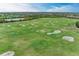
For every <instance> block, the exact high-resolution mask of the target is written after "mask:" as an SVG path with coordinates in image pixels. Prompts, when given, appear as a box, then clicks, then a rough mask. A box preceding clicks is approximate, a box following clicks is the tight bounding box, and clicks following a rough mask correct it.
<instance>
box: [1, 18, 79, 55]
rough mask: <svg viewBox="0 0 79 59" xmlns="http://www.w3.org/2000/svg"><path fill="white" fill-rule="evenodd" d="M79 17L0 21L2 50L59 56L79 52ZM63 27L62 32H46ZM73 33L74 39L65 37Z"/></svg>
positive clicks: (20, 53)
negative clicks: (64, 38)
mask: <svg viewBox="0 0 79 59" xmlns="http://www.w3.org/2000/svg"><path fill="white" fill-rule="evenodd" d="M76 21H78V19H68V18H40V19H35V20H30V21H29V20H28V21H21V22H13V23H0V54H2V53H4V52H6V51H15V53H16V54H15V55H17V56H20V55H21V56H25V55H26V56H27V55H32V56H37V55H39V56H40V55H41V56H44V55H46V56H51V55H53V56H55V55H56V56H59V55H61V56H62V55H79V29H78V28H76V27H75V22H76ZM54 30H61V31H62V33H60V34H55V35H47V33H48V32H53V31H54ZM65 35H67V36H72V37H74V38H75V41H74V42H68V41H66V40H63V39H62V37H63V36H65Z"/></svg>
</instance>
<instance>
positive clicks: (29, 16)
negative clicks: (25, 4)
mask: <svg viewBox="0 0 79 59" xmlns="http://www.w3.org/2000/svg"><path fill="white" fill-rule="evenodd" d="M60 17H66V18H75V19H79V14H78V13H52V12H25V13H24V12H15V13H0V23H7V22H16V21H26V20H33V19H37V18H60ZM14 18H23V19H20V20H11V21H7V20H6V19H14Z"/></svg>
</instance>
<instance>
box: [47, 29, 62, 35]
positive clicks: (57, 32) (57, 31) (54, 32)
mask: <svg viewBox="0 0 79 59" xmlns="http://www.w3.org/2000/svg"><path fill="white" fill-rule="evenodd" d="M59 33H61V31H60V30H55V31H53V32H50V33H47V35H52V34H59Z"/></svg>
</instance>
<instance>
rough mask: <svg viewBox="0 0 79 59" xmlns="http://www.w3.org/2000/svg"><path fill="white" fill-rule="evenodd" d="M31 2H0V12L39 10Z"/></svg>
mask: <svg viewBox="0 0 79 59" xmlns="http://www.w3.org/2000/svg"><path fill="white" fill-rule="evenodd" d="M39 11H40V10H39V9H36V8H34V7H33V6H32V5H31V4H21V3H9V4H6V3H5V4H3V3H2V4H0V12H39Z"/></svg>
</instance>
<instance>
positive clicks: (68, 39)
mask: <svg viewBox="0 0 79 59" xmlns="http://www.w3.org/2000/svg"><path fill="white" fill-rule="evenodd" d="M62 39H64V40H66V41H69V42H74V41H75V40H74V37H71V36H63V37H62Z"/></svg>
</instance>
